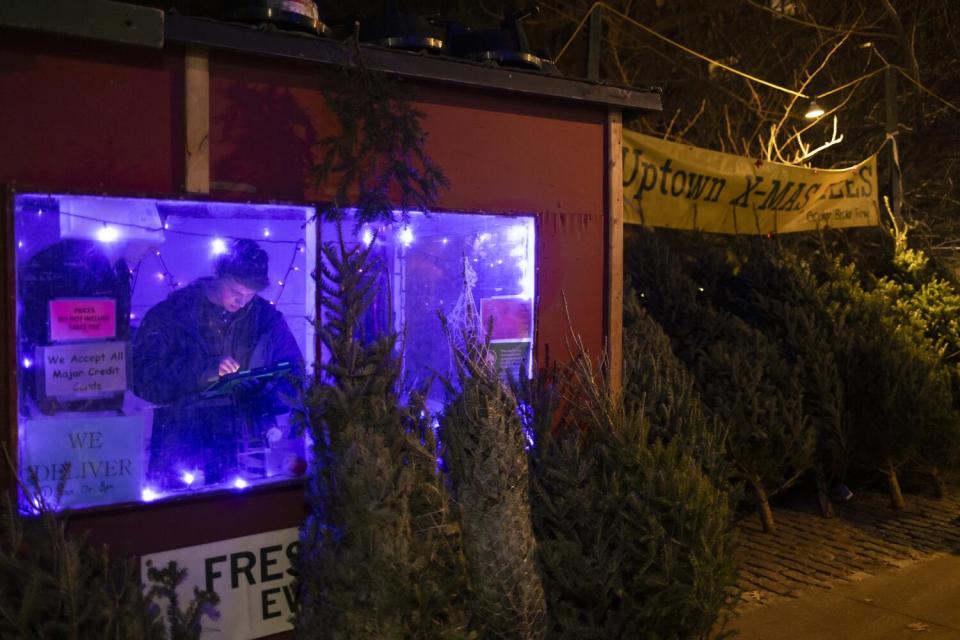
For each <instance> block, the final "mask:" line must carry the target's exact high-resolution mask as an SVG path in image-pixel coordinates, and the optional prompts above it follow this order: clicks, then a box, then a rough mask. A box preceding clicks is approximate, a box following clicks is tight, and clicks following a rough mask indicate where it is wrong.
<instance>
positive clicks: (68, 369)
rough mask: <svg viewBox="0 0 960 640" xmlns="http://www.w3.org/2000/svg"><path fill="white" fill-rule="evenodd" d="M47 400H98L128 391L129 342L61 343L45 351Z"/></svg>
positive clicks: (44, 366)
mask: <svg viewBox="0 0 960 640" xmlns="http://www.w3.org/2000/svg"><path fill="white" fill-rule="evenodd" d="M41 357H42V359H43V362H42V366H43V381H44V385H45V389H46V395H47V397H78V398H84V397H96V396H102V395H104V394H109V393H114V392H118V391H125V390H126V389H127V343H126V342H94V343H87V344H62V345H56V346H52V347H44V348H43V349H42V356H41Z"/></svg>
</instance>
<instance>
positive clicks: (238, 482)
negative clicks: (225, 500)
mask: <svg viewBox="0 0 960 640" xmlns="http://www.w3.org/2000/svg"><path fill="white" fill-rule="evenodd" d="M249 486H250V483H249V482H247V481H246V480H244V479H243V478H241V477H240V476H237V477H236V478H234V479H233V488H234V489H246V488H247V487H249Z"/></svg>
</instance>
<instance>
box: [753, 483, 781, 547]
mask: <svg viewBox="0 0 960 640" xmlns="http://www.w3.org/2000/svg"><path fill="white" fill-rule="evenodd" d="M750 484H752V485H753V492H754V493H755V494H756V496H757V506H758V507H759V508H760V524H761V525H763V531H764V533H773V532H774V531H776V530H777V525H776V523H775V522H774V521H773V510H772V509H770V500H769V499H768V498H767V490H766V489H764V487H763V483H762V482H761V481H760V478H753V479H751V480H750Z"/></svg>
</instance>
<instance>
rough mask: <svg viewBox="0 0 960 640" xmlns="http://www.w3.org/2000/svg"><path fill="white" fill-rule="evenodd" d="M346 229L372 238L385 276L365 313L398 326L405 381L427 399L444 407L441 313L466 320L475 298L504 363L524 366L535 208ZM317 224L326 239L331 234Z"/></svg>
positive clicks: (355, 236) (516, 368) (512, 370)
mask: <svg viewBox="0 0 960 640" xmlns="http://www.w3.org/2000/svg"><path fill="white" fill-rule="evenodd" d="M343 232H344V234H345V235H346V236H348V239H349V240H350V241H352V242H353V243H361V242H362V243H363V244H365V245H370V244H373V245H374V246H373V254H374V256H375V257H376V258H377V259H378V262H379V263H380V264H381V265H382V267H383V275H382V285H381V286H379V287H378V294H377V296H376V298H375V299H374V301H373V304H372V307H371V309H370V311H369V312H368V316H367V318H366V322H365V330H366V331H368V332H369V333H371V334H374V333H377V332H381V331H383V330H394V331H396V332H397V334H398V349H399V355H400V357H401V365H402V368H401V371H402V374H401V375H402V379H401V390H407V391H409V390H413V389H423V388H425V387H426V388H428V389H429V392H428V394H427V399H428V404H429V405H430V408H431V409H433V410H434V411H439V410H442V406H443V399H444V388H445V386H444V385H443V383H442V380H443V378H447V379H450V378H451V377H452V376H453V371H452V364H453V361H452V359H451V354H450V348H449V345H448V344H447V342H446V340H445V338H444V336H443V333H442V330H441V323H440V316H441V315H442V316H444V317H446V318H447V319H448V320H451V321H452V322H462V321H464V320H465V318H464V315H465V314H467V313H468V311H467V307H471V308H472V311H470V312H469V313H472V314H473V316H474V318H475V322H476V323H477V324H478V325H479V329H480V330H481V331H482V332H487V331H491V333H490V334H489V335H487V336H485V337H486V338H487V339H489V341H490V349H491V351H492V353H493V354H494V356H495V357H496V358H497V360H498V364H499V366H500V370H501V372H502V373H503V374H504V377H506V375H507V374H508V373H509V374H512V375H514V376H517V375H520V374H523V375H529V374H530V372H531V367H532V346H533V337H534V299H535V297H534V282H535V275H536V274H535V259H534V257H535V256H534V252H535V247H536V232H535V224H534V218H533V217H531V216H502V215H485V214H462V213H430V214H429V215H424V214H418V213H414V214H412V215H411V216H410V219H409V221H408V222H407V223H402V222H398V223H395V224H394V225H392V226H389V227H376V226H365V227H360V228H356V226H355V225H353V224H351V223H349V222H347V223H346V224H345V225H344V226H343ZM337 233H338V231H337V227H336V225H335V224H333V223H329V222H328V223H324V224H323V225H322V226H321V238H322V241H323V242H324V243H327V242H331V241H335V240H336V239H337V237H338V236H337Z"/></svg>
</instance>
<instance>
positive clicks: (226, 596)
mask: <svg viewBox="0 0 960 640" xmlns="http://www.w3.org/2000/svg"><path fill="white" fill-rule="evenodd" d="M298 535H299V529H297V528H296V527H293V528H291V529H280V530H278V531H268V532H266V533H258V534H256V535H252V536H244V537H242V538H231V539H229V540H219V541H217V542H211V543H209V544H201V545H198V546H195V547H184V548H182V549H172V550H170V551H162V552H160V553H152V554H150V555H147V556H143V557H142V558H141V560H140V577H141V580H142V581H143V582H144V584H146V582H147V562H148V561H150V562H152V563H153V566H155V567H160V568H162V567H164V566H166V565H167V563H169V562H170V561H171V560H175V561H176V562H177V564H178V565H179V566H180V567H181V568H185V569H187V572H188V573H187V578H186V580H184V582H183V584H181V585H180V588H179V590H178V593H179V594H180V602H181V603H182V604H183V606H186V603H188V602H190V600H191V599H192V598H193V588H194V587H198V588H200V589H209V590H213V591H216V593H217V595H218V596H220V604H219V605H218V606H217V609H218V610H219V612H220V617H219V618H218V619H216V620H210V619H209V618H205V619H204V620H203V634H202V635H201V638H203V639H204V640H209V639H214V638H215V639H217V640H251V639H253V638H262V637H264V636H269V635H272V634H274V633H280V632H282V631H288V630H290V629H293V625H292V624H291V623H290V617H291V616H292V614H293V610H294V608H295V603H296V594H295V593H294V592H293V573H292V569H291V559H292V558H294V557H296V554H297V550H298V547H299V541H298Z"/></svg>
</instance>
